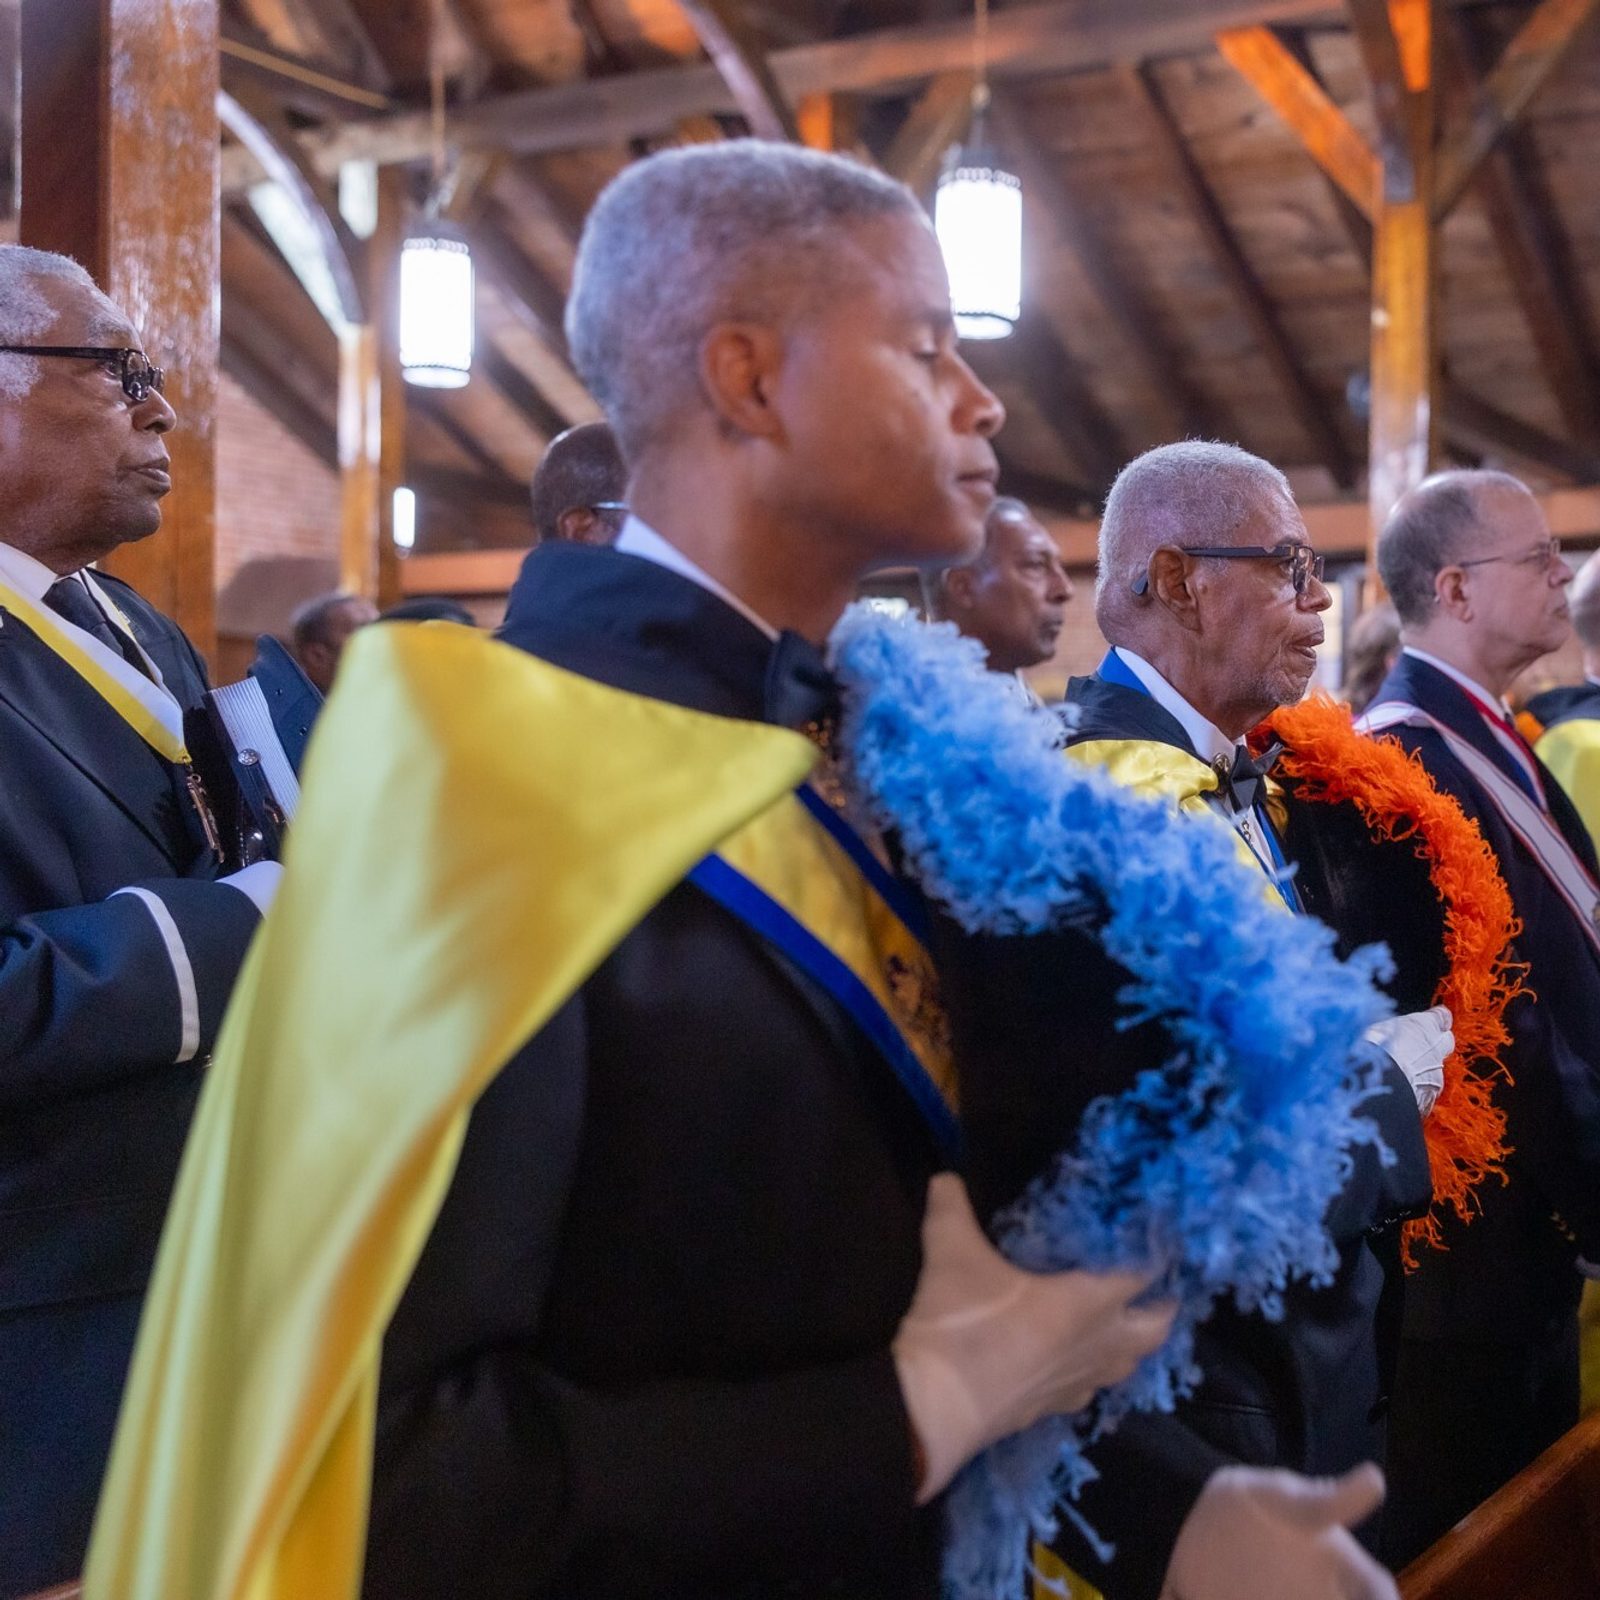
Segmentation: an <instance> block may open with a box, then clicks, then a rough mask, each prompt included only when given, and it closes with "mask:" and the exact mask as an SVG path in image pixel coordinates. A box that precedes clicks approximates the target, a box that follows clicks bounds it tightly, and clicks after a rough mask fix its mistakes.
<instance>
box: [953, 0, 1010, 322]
mask: <svg viewBox="0 0 1600 1600" xmlns="http://www.w3.org/2000/svg"><path fill="white" fill-rule="evenodd" d="M988 21H989V6H988V0H977V11H976V16H975V26H974V30H973V43H974V51H975V64H974V73H973V87H972V124H971V126H970V128H969V129H968V132H967V138H966V141H965V143H963V144H959V145H954V146H952V147H951V149H950V151H949V152H948V154H947V155H946V156H945V161H944V170H943V171H942V172H941V174H940V176H939V187H938V189H937V191H936V192H935V195H934V201H933V227H934V232H935V233H936V234H937V236H938V239H939V248H940V250H941V251H942V252H943V255H944V265H945V272H946V274H947V275H948V276H949V279H950V304H951V308H952V310H953V311H954V313H955V322H956V332H957V334H958V335H959V336H960V337H961V338H963V339H1003V338H1005V337H1006V335H1007V334H1009V333H1010V332H1011V331H1012V330H1013V329H1014V328H1015V327H1016V325H1017V319H1018V317H1020V316H1021V315H1022V182H1021V180H1020V179H1019V178H1018V177H1017V175H1016V174H1015V173H1014V172H1012V171H1010V170H1009V169H1008V168H1007V167H1006V166H1005V165H1004V163H1003V162H1002V161H1001V160H1000V158H999V157H998V156H997V155H996V153H995V152H994V150H993V149H992V148H991V147H990V146H989V143H988V137H987V132H988V130H987V115H986V114H987V111H988V107H989V81H988V74H987V66H986V56H987V50H986V48H985V47H986V44H987V34H988Z"/></svg>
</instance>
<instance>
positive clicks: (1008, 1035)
mask: <svg viewBox="0 0 1600 1600" xmlns="http://www.w3.org/2000/svg"><path fill="white" fill-rule="evenodd" d="M1065 720H1066V723H1067V726H1068V730H1069V737H1068V742H1069V743H1080V742H1083V741H1085V740H1089V739H1142V740H1152V741H1155V742H1158V743H1163V744H1170V745H1174V746H1176V747H1178V748H1180V749H1183V750H1186V751H1189V752H1190V753H1191V754H1192V753H1193V752H1192V748H1191V746H1190V744H1189V741H1188V738H1187V736H1186V735H1185V734H1184V732H1183V729H1182V727H1181V726H1180V725H1179V724H1178V722H1177V721H1176V720H1175V719H1174V718H1172V717H1171V716H1169V715H1168V714H1167V712H1165V711H1164V710H1163V709H1162V708H1161V707H1160V706H1159V705H1158V704H1157V703H1156V702H1155V701H1154V700H1152V699H1151V698H1150V697H1149V696H1147V695H1144V694H1141V693H1139V692H1138V691H1136V690H1132V689H1128V688H1125V687H1123V686H1122V685H1120V684H1115V683H1108V682H1106V681H1104V680H1102V679H1100V678H1098V677H1093V678H1087V679H1084V678H1078V679H1074V680H1073V681H1072V683H1071V684H1070V685H1069V687H1068V705H1067V712H1066V717H1065ZM1241 912H1242V914H1255V913H1253V912H1250V911H1249V909H1248V908H1241ZM1260 914H1263V915H1275V914H1276V913H1272V912H1267V911H1263V912H1262V913H1260ZM1061 937H1065V936H1061ZM987 943H988V944H989V945H990V948H991V954H990V956H989V959H988V960H987V961H986V962H985V963H984V965H983V967H981V968H979V967H977V966H976V965H975V963H974V960H973V952H972V951H971V950H969V951H968V953H967V960H966V963H965V965H967V966H968V968H969V970H981V971H983V972H984V973H985V977H984V991H983V1004H982V1007H981V1013H980V1015H979V1016H978V1017H976V1018H973V1017H972V1016H970V1015H969V1014H968V1013H969V1009H970V999H967V998H963V999H960V1000H958V999H957V998H956V995H955V994H954V993H953V994H952V999H951V1009H952V1014H953V1020H954V1021H955V1022H956V1026H957V1048H958V1054H959V1055H960V1057H961V1061H962V1070H963V1078H962V1093H963V1116H964V1118H965V1116H966V1114H967V1102H968V1098H969V1096H968V1089H967V1081H968V1079H967V1074H968V1072H969V1071H974V1070H983V1069H984V1064H985V1063H989V1064H990V1066H991V1067H992V1070H993V1072H994V1073H995V1074H996V1075H999V1074H1001V1073H1004V1072H1006V1071H1007V1070H1010V1071H1012V1072H1014V1071H1015V1069H1014V1068H1012V1069H1007V1068H1006V1066H1005V1060H1006V1059H1007V1058H1009V1059H1010V1060H1012V1061H1018V1060H1027V1061H1028V1062H1029V1067H1028V1073H1029V1087H1028V1089H1027V1099H1028V1100H1029V1101H1030V1102H1031V1108H1032V1112H1033V1116H1034V1118H1035V1119H1036V1122H1035V1128H1034V1132H1033V1136H1032V1137H1033V1152H1034V1155H1033V1159H1034V1160H1037V1158H1038V1156H1039V1155H1040V1154H1041V1153H1042V1152H1043V1150H1044V1149H1045V1144H1046V1141H1047V1140H1052V1141H1054V1142H1055V1143H1056V1144H1057V1145H1058V1146H1059V1144H1060V1142H1061V1131H1062V1130H1063V1129H1070V1127H1071V1126H1072V1123H1073V1120H1074V1119H1075V1115H1076V1111H1075V1107H1076V1105H1077V1102H1078V1099H1079V1096H1080V1094H1081V1092H1082V1091H1081V1085H1080V1084H1078V1083H1077V1082H1075V1080H1077V1079H1080V1078H1081V1077H1082V1074H1083V1070H1084V1067H1083V1064H1084V1062H1085V1061H1086V1060H1093V1059H1094V1058H1095V1053H1096V1051H1095V1047H1093V1046H1092V1045H1086V1044H1085V1041H1084V1038H1083V1032H1082V1030H1083V1028H1084V1024H1085V1021H1086V1020H1089V1021H1091V1025H1092V1026H1093V1028H1094V1029H1095V1030H1096V1031H1098V1032H1100V1033H1101V1034H1104V1032H1105V1031H1106V1030H1107V1029H1109V1028H1110V1027H1111V1026H1112V1025H1113V1023H1114V1020H1115V1017H1116V1014H1117V1012H1118V1010H1119V1009H1120V1008H1119V1007H1118V1005H1117V1002H1116V1001H1115V998H1114V996H1115V995H1116V993H1117V991H1118V989H1119V988H1120V987H1121V985H1122V983H1124V982H1126V981H1127V980H1126V975H1125V974H1122V973H1120V972H1119V971H1118V970H1117V969H1115V968H1114V967H1111V966H1110V964H1109V963H1107V962H1105V960H1104V958H1103V957H1098V958H1097V957H1095V956H1094V955H1092V954H1091V953H1089V952H1087V951H1085V950H1084V949H1083V948H1082V946H1081V945H1080V946H1078V947H1076V948H1074V949H1073V951H1072V952H1071V954H1070V956H1068V955H1067V954H1066V952H1065V951H1064V950H1063V949H1061V948H1057V949H1055V950H1054V951H1053V950H1052V949H1051V945H1052V943H1055V944H1057V945H1058V946H1059V945H1060V938H1058V937H1057V936H1052V937H1051V938H1047V939H1033V940H1022V939H1017V940H1006V941H987ZM1007 945H1009V946H1011V947H1012V948H1010V949H1009V950H1007V949H1004V948H1003V947H1004V946H1007ZM956 988H957V989H965V985H964V984H959V985H956ZM1148 1031H1150V1030H1149V1029H1148V1025H1147V1027H1146V1029H1141V1030H1137V1031H1136V1032H1135V1033H1134V1034H1129V1033H1122V1034H1120V1035H1117V1036H1115V1038H1116V1041H1117V1042H1115V1043H1113V1044H1112V1045H1111V1046H1110V1051H1111V1052H1112V1053H1111V1054H1108V1053H1107V1048H1106V1047H1105V1046H1101V1047H1099V1049H1098V1056H1099V1059H1100V1061H1101V1062H1102V1064H1104V1063H1106V1062H1107V1061H1112V1060H1114V1056H1115V1054H1116V1053H1122V1054H1124V1055H1126V1056H1127V1058H1128V1060H1127V1063H1126V1065H1125V1066H1124V1068H1123V1069H1122V1070H1123V1071H1126V1070H1127V1069H1128V1067H1134V1066H1136V1065H1137V1059H1136V1058H1137V1052H1138V1050H1139V1048H1140V1045H1139V1040H1138V1034H1139V1033H1147V1032H1148ZM984 1041H987V1042H986V1043H985V1042H984ZM1147 1047H1148V1046H1147ZM1160 1048H1161V1053H1162V1054H1165V1053H1166V1050H1165V1046H1164V1045H1163V1046H1161V1047H1160ZM1385 1084H1386V1092H1385V1093H1384V1094H1383V1095H1381V1096H1380V1097H1378V1098H1377V1099H1376V1100H1374V1101H1373V1102H1371V1103H1370V1104H1369V1105H1368V1107H1367V1108H1366V1109H1367V1113H1368V1115H1370V1116H1372V1117H1373V1118H1374V1119H1375V1120H1376V1121H1377V1123H1378V1125H1379V1129H1380V1131H1381V1133H1382V1135H1383V1139H1384V1142H1385V1144H1387V1145H1388V1147H1389V1148H1390V1149H1391V1150H1392V1151H1393V1152H1394V1153H1395V1155H1396V1157H1397V1159H1396V1161H1395V1163H1394V1164H1393V1165H1392V1166H1388V1167H1386V1166H1384V1165H1383V1163H1382V1162H1381V1161H1380V1160H1379V1159H1378V1158H1377V1157H1376V1156H1375V1155H1374V1154H1373V1152H1372V1151H1371V1149H1370V1148H1363V1149H1362V1150H1360V1151H1358V1152H1356V1153H1355V1169H1354V1171H1353V1173H1352V1176H1351V1179H1350V1181H1349V1182H1348V1183H1347V1185H1346V1186H1345V1188H1344V1190H1343V1191H1342V1193H1341V1194H1340V1195H1339V1197H1338V1199H1337V1200H1336V1201H1335V1202H1334V1205H1333V1207H1332V1208H1331V1210H1330V1212H1329V1215H1328V1217H1327V1218H1326V1222H1327V1226H1328V1229H1329V1231H1330V1233H1331V1234H1332V1235H1333V1237H1334V1240H1335V1242H1336V1243H1337V1244H1338V1245H1339V1247H1340V1264H1339V1268H1338V1271H1337V1274H1336V1277H1335V1280H1334V1282H1333V1284H1332V1285H1331V1286H1330V1287H1328V1288H1325V1289H1315V1290H1314V1289H1310V1288H1308V1287H1307V1286H1305V1285H1304V1284H1299V1285H1295V1286H1293V1287H1292V1288H1291V1289H1290V1290H1289V1292H1288V1294H1287V1295H1286V1297H1285V1301H1286V1316H1285V1318H1284V1320H1283V1321H1282V1322H1268V1321H1266V1320H1265V1319H1264V1318H1261V1317H1258V1316H1245V1315H1242V1314H1240V1313H1239V1312H1237V1311H1235V1310H1233V1309H1232V1308H1231V1307H1227V1306H1222V1307H1219V1308H1218V1310H1217V1311H1216V1312H1215V1313H1214V1314H1213V1315H1212V1317H1211V1319H1210V1321H1209V1322H1207V1323H1206V1324H1205V1325H1204V1326H1203V1327H1202V1328H1201V1329H1200V1330H1199V1334H1198V1337H1197V1344H1196V1357H1197V1360H1198V1362H1199V1364H1200V1367H1201V1371H1202V1378H1201V1382H1200V1386H1199V1388H1198V1390H1197V1392H1196V1393H1195V1394H1194V1395H1193V1396H1192V1397H1191V1398H1190V1399H1189V1400H1186V1401H1184V1402H1182V1403H1181V1404H1180V1405H1179V1407H1178V1411H1177V1414H1176V1416H1152V1415H1142V1416H1134V1417H1130V1418H1129V1419H1128V1420H1127V1421H1126V1422H1124V1424H1123V1425H1122V1427H1121V1428H1120V1429H1119V1430H1118V1431H1117V1433H1115V1434H1114V1435H1112V1436H1111V1437H1110V1438H1109V1439H1107V1440H1106V1441H1104V1443H1102V1444H1101V1445H1099V1446H1097V1447H1096V1449H1095V1450H1094V1451H1093V1452H1091V1455H1092V1459H1093V1460H1094V1461H1095V1464H1096V1465H1097V1466H1098V1467H1099V1468H1100V1470H1101V1472H1102V1474H1103V1477H1102V1479H1101V1481H1100V1482H1099V1483H1096V1484H1093V1485H1091V1486H1090V1487H1089V1488H1088V1489H1087V1490H1086V1491H1085V1492H1084V1495H1083V1497H1082V1500H1081V1509H1082V1511H1083V1514H1084V1516H1085V1518H1086V1519H1087V1520H1088V1522H1089V1524H1090V1525H1091V1526H1092V1527H1094V1528H1095V1529H1096V1530H1097V1531H1098V1532H1099V1533H1101V1534H1102V1535H1104V1536H1106V1537H1108V1538H1110V1539H1111V1540H1113V1541H1114V1542H1115V1543H1116V1545H1117V1546H1118V1554H1117V1557H1116V1559H1115V1561H1114V1562H1113V1563H1111V1564H1110V1565H1109V1566H1108V1565H1106V1564H1104V1563H1102V1562H1100V1561H1099V1560H1098V1559H1097V1558H1096V1557H1095V1556H1094V1555H1093V1553H1092V1552H1091V1551H1090V1549H1089V1547H1088V1545H1087V1544H1086V1543H1085V1541H1084V1540H1083V1539H1082V1538H1081V1537H1080V1536H1079V1535H1078V1534H1077V1533H1076V1532H1075V1531H1074V1530H1072V1529H1071V1528H1070V1526H1069V1527H1068V1528H1066V1529H1065V1530H1064V1532H1063V1534H1062V1535H1061V1536H1060V1538H1059V1539H1058V1541H1057V1548H1058V1549H1059V1551H1060V1552H1061V1554H1062V1555H1063V1557H1064V1558H1065V1559H1066V1560H1067V1561H1068V1562H1069V1563H1070V1564H1071V1565H1072V1566H1073V1567H1074V1568H1075V1569H1076V1570H1077V1571H1079V1572H1080V1573H1082V1574H1083V1575H1084V1576H1085V1577H1087V1578H1088V1579H1089V1580H1090V1581H1091V1582H1093V1583H1094V1584H1095V1585H1096V1586H1097V1587H1099V1588H1100V1589H1101V1590H1102V1591H1103V1592H1104V1593H1105V1594H1106V1595H1107V1597H1108V1600H1153V1597H1154V1596H1155V1595H1157V1594H1158V1593H1159V1591H1160V1586H1161V1579H1162V1577H1163V1575H1164V1573H1165V1569H1166V1564H1167V1560H1168V1558H1169V1556H1170V1554H1171V1550H1172V1545H1173V1542H1174V1540H1175V1539H1176V1536H1177V1532H1178V1528H1179V1526H1180V1524H1181V1522H1182V1519H1183V1517H1184V1516H1185V1515H1186V1514H1187V1512H1188V1510H1189V1508H1190V1506H1191V1505H1192V1503H1193V1501H1194V1499H1195V1497H1196V1495H1198V1493H1199V1491H1200V1489H1201V1488H1202V1487H1203V1486H1204V1484H1205V1481H1206V1479H1207V1478H1208V1477H1209V1476H1210V1475H1211V1473H1212V1472H1214V1471H1215V1470H1216V1469H1217V1468H1218V1467H1220V1466H1224V1465H1227V1464H1229V1463H1230V1462H1239V1461H1242V1462H1245V1463H1247V1464H1249V1465H1252V1466H1280V1467H1290V1468H1293V1469H1295V1470H1297V1471H1301V1472H1311V1473H1319V1474H1320V1473H1334V1472H1341V1471H1344V1470H1345V1469H1347V1468H1349V1467H1351V1466H1354V1465H1355V1464H1356V1463H1357V1462H1359V1461H1362V1460H1366V1459H1374V1458H1376V1459H1379V1460H1381V1459H1382V1453H1383V1427H1382V1409H1383V1401H1384V1396H1385V1393H1386V1388H1387V1379H1388V1375H1389V1372H1390V1370H1391V1369H1392V1359H1393V1345H1394V1339H1393V1323H1394V1320H1395V1319H1394V1318H1393V1317H1391V1316H1387V1315H1386V1314H1385V1301H1386V1295H1387V1297H1388V1298H1390V1299H1393V1298H1394V1295H1395V1289H1394V1282H1395V1266H1396V1262H1395V1254H1396V1239H1395V1234H1396V1229H1397V1227H1398V1223H1399V1222H1400V1220H1401V1219H1403V1218H1405V1217H1408V1216H1412V1215H1415V1214H1417V1213H1419V1212H1420V1211H1421V1210H1423V1209H1424V1208H1425V1207H1426V1205H1427V1203H1428V1200H1429V1197H1430V1193H1431V1190H1430V1185H1429V1180H1428V1165H1427V1155H1426V1151H1425V1149H1424V1146H1423V1142H1422V1129H1421V1121H1420V1119H1419V1118H1418V1116H1417V1110H1416V1101H1415V1098H1414V1097H1413V1095H1412V1093H1411V1089H1410V1086H1409V1084H1408V1083H1407V1082H1406V1080H1405V1077H1404V1076H1403V1074H1401V1073H1400V1072H1399V1070H1398V1069H1397V1068H1394V1067H1390V1068H1389V1069H1388V1070H1387V1072H1386V1074H1385ZM983 1098H984V1100H985V1101H987V1100H988V1099H989V1098H990V1097H989V1096H987V1095H986V1096H984V1097H983ZM978 1142H979V1141H978V1137H977V1134H976V1132H974V1133H973V1135H972V1143H973V1147H974V1161H976V1160H977V1146H978ZM1027 1165H1028V1163H1027V1162H1023V1163H1021V1165H1020V1167H1019V1170H1018V1171H1017V1172H1016V1173H1015V1174H1014V1175H1013V1180H1012V1181H1013V1184H1014V1183H1015V1181H1016V1179H1017V1178H1022V1177H1025V1176H1027V1175H1031V1174H1025V1173H1024V1172H1023V1171H1022V1170H1021V1168H1025V1167H1026V1166H1027ZM1035 1170H1037V1167H1035ZM990 1197H991V1198H992V1197H993V1196H992V1195H991V1196H990ZM1380 1324H1382V1325H1383V1326H1384V1327H1385V1330H1386V1332H1387V1335H1388V1336H1387V1337H1386V1338H1384V1339H1381V1340H1380V1336H1379V1328H1380Z"/></svg>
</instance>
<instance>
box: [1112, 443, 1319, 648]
mask: <svg viewBox="0 0 1600 1600" xmlns="http://www.w3.org/2000/svg"><path fill="white" fill-rule="evenodd" d="M1285 512H1289V513H1293V514H1294V515H1295V519H1296V520H1298V513H1297V512H1295V503H1294V491H1293V490H1292V489H1291V488H1290V487H1289V480H1288V479H1287V478H1285V477H1284V475H1283V474H1282V473H1281V472H1280V471H1279V470H1278V469H1277V468H1276V467H1275V466H1273V465H1272V463H1271V462H1270V461H1263V460H1262V459H1261V457H1260V456H1253V455H1251V454H1250V453H1249V452H1248V451H1247V450H1240V449H1239V448H1238V447H1237V446H1235V445H1231V444H1213V443H1210V442H1209V441H1206V440H1201V439H1190V440H1186V441H1185V442H1183V443H1182V444H1164V445H1161V446H1159V447H1158V448H1156V449H1154V450H1147V451H1146V452H1145V453H1144V454H1143V455H1142V456H1137V457H1135V458H1134V460H1132V461H1130V462H1129V463H1128V465H1127V466H1125V467H1124V468H1123V469H1122V471H1121V472H1120V473H1118V474H1117V481H1116V482H1115V483H1114V484H1112V486H1111V493H1110V494H1109V495H1107V496H1106V507H1105V514H1104V515H1103V516H1102V518H1101V521H1100V574H1099V578H1098V580H1097V582H1096V586H1095V603H1094V612H1095V620H1096V621H1097V622H1098V623H1099V625H1100V631H1101V632H1102V633H1103V634H1104V635H1105V637H1106V639H1107V640H1108V641H1109V642H1110V643H1112V644H1128V645H1130V646H1133V645H1136V643H1137V636H1138V635H1140V634H1142V633H1144V632H1145V631H1147V629H1148V628H1150V627H1159V626H1162V625H1163V623H1164V621H1165V619H1164V618H1163V616H1162V615H1161V614H1160V612H1159V610H1157V609H1156V608H1153V607H1152V606H1150V605H1149V604H1148V603H1146V602H1144V601H1141V600H1140V599H1139V598H1138V597H1137V596H1135V594H1134V588H1135V586H1136V585H1137V584H1138V583H1139V582H1140V580H1141V579H1143V578H1145V576H1146V574H1147V572H1148V570H1149V565H1150V558H1151V556H1152V555H1154V553H1155V552H1156V550H1157V549H1159V548H1160V547H1161V546H1162V545H1174V546H1183V545H1204V546H1214V545H1236V544H1250V543H1256V542H1258V540H1257V538H1256V537H1255V536H1254V535H1252V534H1251V533H1250V530H1251V529H1252V528H1254V527H1258V526H1262V525H1275V524H1276V523H1278V522H1279V521H1281V520H1282V517H1283V514H1284V513H1285ZM1272 542H1274V541H1273V540H1268V543H1272Z"/></svg>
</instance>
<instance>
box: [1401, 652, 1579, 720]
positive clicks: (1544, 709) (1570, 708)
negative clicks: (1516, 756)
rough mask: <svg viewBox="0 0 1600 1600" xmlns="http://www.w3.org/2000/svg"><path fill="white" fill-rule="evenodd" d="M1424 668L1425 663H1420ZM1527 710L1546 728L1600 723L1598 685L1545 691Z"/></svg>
mask: <svg viewBox="0 0 1600 1600" xmlns="http://www.w3.org/2000/svg"><path fill="white" fill-rule="evenodd" d="M1420 665H1422V666H1426V665H1427V663H1426V662H1422V663H1420ZM1528 710H1529V711H1531V712H1532V713H1533V714H1534V716H1536V717H1537V718H1538V719H1539V721H1540V722H1542V723H1543V724H1544V726H1545V727H1547V728H1553V727H1555V725H1556V724H1557V723H1558V722H1569V721H1571V720H1572V719H1573V718H1574V717H1586V718H1588V719H1589V720H1591V721H1594V722H1600V683H1587V682H1585V683H1569V684H1563V685H1561V687H1560V688H1557V689H1546V690H1545V692H1544V693H1543V694H1536V695H1535V696H1534V697H1533V698H1532V699H1531V700H1530V701H1529V702H1528Z"/></svg>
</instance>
